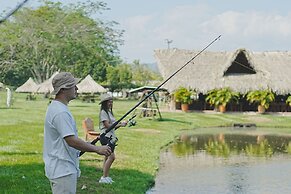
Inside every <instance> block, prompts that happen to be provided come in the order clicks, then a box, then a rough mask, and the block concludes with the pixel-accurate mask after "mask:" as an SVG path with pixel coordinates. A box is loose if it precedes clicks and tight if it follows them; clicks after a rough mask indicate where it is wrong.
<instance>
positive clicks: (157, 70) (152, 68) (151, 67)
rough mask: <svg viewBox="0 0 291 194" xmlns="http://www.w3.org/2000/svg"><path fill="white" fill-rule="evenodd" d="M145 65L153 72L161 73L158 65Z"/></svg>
mask: <svg viewBox="0 0 291 194" xmlns="http://www.w3.org/2000/svg"><path fill="white" fill-rule="evenodd" d="M145 65H146V66H147V67H148V68H149V69H150V70H152V71H154V72H156V73H160V71H159V68H158V65H157V64H156V63H145Z"/></svg>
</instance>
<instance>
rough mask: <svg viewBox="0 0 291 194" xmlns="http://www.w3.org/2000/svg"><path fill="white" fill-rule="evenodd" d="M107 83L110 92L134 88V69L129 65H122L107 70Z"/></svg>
mask: <svg viewBox="0 0 291 194" xmlns="http://www.w3.org/2000/svg"><path fill="white" fill-rule="evenodd" d="M107 81H108V86H109V88H110V91H112V92H113V91H120V90H122V89H129V88H132V86H133V84H132V69H131V66H130V65H129V64H121V65H117V66H116V67H113V66H109V67H108V68H107Z"/></svg>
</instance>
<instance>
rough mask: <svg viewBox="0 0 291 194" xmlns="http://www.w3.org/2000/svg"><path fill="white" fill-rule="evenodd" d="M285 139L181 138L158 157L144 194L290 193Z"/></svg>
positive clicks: (289, 143)
mask: <svg viewBox="0 0 291 194" xmlns="http://www.w3.org/2000/svg"><path fill="white" fill-rule="evenodd" d="M290 153H291V138H290V137H286V136H274V135H262V134H261V135H242V134H215V135H209V134H208V135H181V136H180V137H179V138H178V139H177V141H175V142H174V143H173V144H172V145H171V146H169V147H168V149H167V150H165V151H164V152H163V153H162V154H161V156H160V169H159V172H158V174H157V177H156V180H155V186H154V187H153V188H152V189H150V190H149V191H148V192H147V194H157V193H158V194H163V193H165V194H171V193H173V194H179V193H183V194H184V193H191V194H192V193H194V194H195V193H197V194H203V193H205V194H220V193H221V194H239V193H241V194H243V193H245V194H261V193H264V194H267V193H270V194H282V193H291V184H290V177H291V154H290Z"/></svg>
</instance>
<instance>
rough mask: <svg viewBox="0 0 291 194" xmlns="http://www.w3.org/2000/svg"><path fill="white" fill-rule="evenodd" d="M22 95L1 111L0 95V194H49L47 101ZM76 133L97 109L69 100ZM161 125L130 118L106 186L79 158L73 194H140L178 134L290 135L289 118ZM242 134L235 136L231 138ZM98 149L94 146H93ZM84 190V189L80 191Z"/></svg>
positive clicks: (117, 105)
mask: <svg viewBox="0 0 291 194" xmlns="http://www.w3.org/2000/svg"><path fill="white" fill-rule="evenodd" d="M25 97H26V95H25V94H14V104H13V106H12V108H10V109H7V108H6V104H5V103H6V93H5V91H2V92H0V132H1V138H0V145H1V148H0V188H1V189H0V193H9V194H11V193H26V194H27V193H50V186H49V182H48V180H47V178H46V177H45V176H44V164H43V161H42V143H43V123H44V116H45V111H46V107H47V105H48V99H43V98H42V96H38V97H37V100H36V101H26V100H25ZM136 103H137V101H121V100H119V101H118V100H116V101H114V113H115V116H116V118H117V119H118V118H120V117H121V116H122V115H123V114H125V113H126V112H127V111H128V110H129V109H130V108H131V107H133V106H134V105H135V104H136ZM69 107H70V110H71V111H72V113H73V115H74V117H75V119H76V122H77V126H78V130H79V136H80V137H81V138H83V137H84V133H83V129H82V127H81V125H82V120H83V119H84V118H85V117H91V118H92V119H93V120H94V121H95V126H96V127H97V122H98V114H99V105H98V103H83V102H81V101H79V100H74V101H72V102H71V103H70V104H69ZM162 116H163V120H161V121H160V120H158V119H152V118H139V117H137V118H136V121H137V125H136V126H134V127H130V128H128V127H126V128H121V129H119V130H117V135H118V137H119V141H118V146H117V148H116V161H115V162H114V163H113V166H112V168H111V176H112V178H113V179H114V180H115V183H114V184H112V185H103V184H99V183H98V180H99V178H100V176H101V175H102V162H103V157H102V156H99V155H96V154H93V153H85V154H84V155H83V156H82V157H81V165H80V168H81V171H82V174H81V178H80V179H79V181H78V188H77V190H78V192H77V193H102V194H104V193H105V194H106V193H120V194H126V193H133V194H138V193H145V192H146V190H147V189H148V188H149V187H151V186H152V185H153V184H154V178H155V175H156V173H157V170H158V167H159V154H160V151H161V149H162V148H163V147H165V146H166V145H168V144H169V143H171V142H172V141H173V140H174V139H175V137H176V136H177V135H179V134H181V133H196V134H198V133H219V132H221V131H222V130H223V132H227V133H232V132H233V131H232V130H227V129H224V128H221V130H220V129H219V128H216V129H212V128H211V127H218V126H231V125H232V124H233V123H239V122H245V123H256V124H257V126H258V127H260V128H258V129H257V130H256V131H255V133H286V134H291V116H282V115H279V114H278V115H274V114H272V115H271V114H265V115H257V114H243V113H225V114H219V113H217V114H209V113H207V114H206V113H198V112H191V113H182V112H179V111H177V112H162ZM241 132H243V131H241V130H237V133H241ZM98 145H99V144H98ZM84 186H86V188H85V189H81V188H82V187H84Z"/></svg>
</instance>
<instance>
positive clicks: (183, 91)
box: [174, 87, 193, 112]
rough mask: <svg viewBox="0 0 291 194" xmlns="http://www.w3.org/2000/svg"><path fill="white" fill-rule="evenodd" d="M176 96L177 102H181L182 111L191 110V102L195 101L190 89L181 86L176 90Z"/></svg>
mask: <svg viewBox="0 0 291 194" xmlns="http://www.w3.org/2000/svg"><path fill="white" fill-rule="evenodd" d="M174 97H175V100H176V102H180V103H181V109H182V111H184V112H186V111H188V110H189V104H191V103H192V102H193V99H192V98H191V97H192V92H191V91H190V90H188V89H187V88H185V87H180V88H178V89H177V90H176V91H175V93H174Z"/></svg>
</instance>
